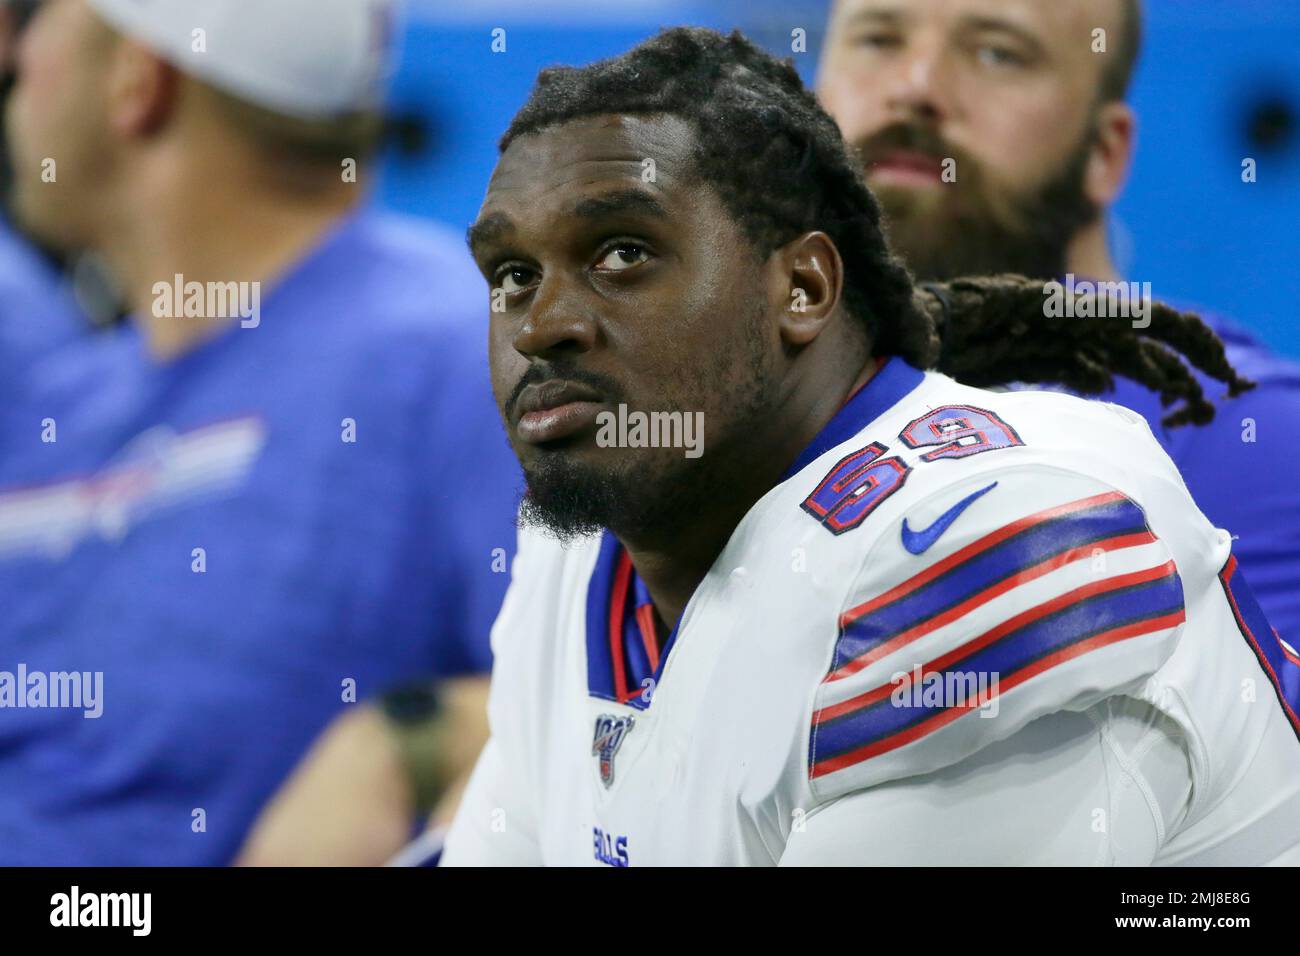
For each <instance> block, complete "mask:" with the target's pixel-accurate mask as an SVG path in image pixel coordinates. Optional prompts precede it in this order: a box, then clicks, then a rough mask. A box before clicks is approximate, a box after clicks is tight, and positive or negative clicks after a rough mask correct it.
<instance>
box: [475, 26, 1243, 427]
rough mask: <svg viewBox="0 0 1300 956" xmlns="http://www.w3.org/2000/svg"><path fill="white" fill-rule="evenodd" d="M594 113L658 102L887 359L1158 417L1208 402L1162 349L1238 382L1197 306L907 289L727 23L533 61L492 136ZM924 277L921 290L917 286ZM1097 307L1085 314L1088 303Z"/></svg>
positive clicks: (706, 169) (879, 239)
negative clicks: (1121, 383) (591, 53)
mask: <svg viewBox="0 0 1300 956" xmlns="http://www.w3.org/2000/svg"><path fill="white" fill-rule="evenodd" d="M604 114H620V115H649V114H666V115H672V116H676V117H679V118H681V119H683V120H685V121H686V122H687V123H689V124H690V125H691V126H692V128H693V130H694V132H695V149H694V155H693V156H692V165H693V169H692V173H693V174H694V175H695V176H696V177H697V178H698V180H699V181H700V182H703V183H705V184H707V185H708V186H710V187H711V188H712V189H713V190H714V191H715V192H716V193H717V195H718V197H719V199H720V200H721V201H722V203H723V206H724V207H725V208H726V209H727V211H728V212H729V213H730V214H731V215H732V216H733V217H734V218H735V220H736V221H737V223H738V224H739V226H740V227H741V229H742V231H743V232H744V234H745V235H746V237H747V238H748V239H749V240H750V242H751V243H752V244H753V245H754V247H755V251H756V252H757V253H759V255H760V256H761V257H763V258H766V257H767V256H768V255H770V254H771V253H772V252H773V251H775V250H776V249H778V248H780V247H781V246H783V245H785V244H786V243H788V242H790V241H791V240H793V239H794V238H796V237H797V236H799V235H802V234H804V233H806V232H811V231H817V230H820V231H822V232H825V233H826V234H827V235H828V236H830V238H831V240H832V241H833V242H834V243H835V246H836V248H837V249H838V250H839V252H840V256H841V258H842V259H843V261H844V290H843V301H844V305H845V308H846V309H847V311H848V312H849V313H850V314H851V315H852V316H854V317H855V318H857V319H858V320H860V321H861V322H862V323H863V324H864V326H865V328H866V332H867V335H868V337H869V343H870V349H871V352H872V354H873V355H896V356H899V357H900V358H902V359H904V360H906V361H907V362H909V363H910V364H912V365H914V366H916V367H917V368H922V369H928V368H935V369H938V370H939V371H941V372H944V373H946V374H948V375H950V376H952V377H953V378H955V379H957V380H958V381H961V382H965V383H967V384H970V385H977V386H979V385H992V384H1006V383H1012V382H1055V383H1059V384H1061V385H1064V386H1066V387H1067V388H1070V389H1072V390H1074V391H1077V392H1080V393H1095V392H1098V391H1103V390H1105V389H1106V388H1108V387H1110V385H1111V384H1112V383H1113V378H1112V376H1113V374H1116V373H1118V374H1122V375H1125V376H1127V377H1129V378H1132V379H1134V380H1135V381H1137V382H1140V383H1141V384H1143V385H1146V386H1147V387H1148V388H1151V389H1152V390H1154V391H1156V392H1158V393H1159V394H1160V396H1161V399H1162V400H1163V401H1164V402H1165V404H1166V405H1168V404H1169V403H1171V402H1173V401H1174V400H1176V399H1179V398H1181V399H1183V401H1184V406H1183V407H1182V408H1180V409H1178V410H1177V411H1176V412H1175V413H1174V414H1172V415H1171V416H1169V417H1168V418H1167V419H1166V423H1167V424H1170V425H1176V424H1183V423H1186V422H1197V423H1201V422H1206V421H1209V420H1210V419H1211V418H1212V417H1213V415H1214V407H1213V405H1211V404H1210V403H1209V402H1208V401H1207V400H1206V399H1205V397H1204V394H1203V392H1202V389H1201V387H1200V384H1199V383H1198V382H1197V380H1196V378H1195V377H1194V376H1193V375H1192V373H1191V372H1190V371H1189V369H1188V368H1187V366H1186V365H1185V364H1184V363H1183V362H1182V360H1181V359H1180V358H1179V357H1178V355H1177V354H1175V351H1174V350H1178V351H1179V352H1181V353H1182V354H1183V356H1185V357H1186V358H1187V360H1188V361H1190V362H1191V363H1192V364H1193V365H1195V366H1196V367H1197V368H1199V369H1201V370H1202V371H1204V372H1205V373H1206V374H1208V375H1210V376H1212V377H1214V378H1217V379H1219V380H1221V381H1224V382H1227V383H1228V385H1229V393H1230V394H1232V395H1235V394H1238V393H1239V392H1241V391H1244V390H1245V389H1247V388H1249V387H1251V383H1249V382H1246V381H1245V380H1243V379H1241V378H1239V377H1238V376H1237V375H1236V373H1235V372H1234V371H1233V370H1232V368H1231V367H1230V366H1229V365H1228V363H1227V360H1226V358H1225V357H1224V351H1223V345H1222V343H1220V342H1219V340H1218V338H1217V337H1216V336H1215V335H1214V333H1213V332H1212V331H1211V330H1210V329H1209V328H1208V327H1207V326H1206V325H1205V324H1204V323H1203V322H1201V321H1200V320H1199V319H1198V318H1196V317H1195V316H1192V315H1186V314H1182V313H1179V312H1176V311H1174V310H1173V309H1170V308H1168V307H1165V306H1159V307H1153V308H1152V321H1151V324H1150V326H1149V327H1148V328H1147V329H1145V330H1139V329H1133V328H1131V327H1124V328H1122V329H1117V328H1115V327H1114V326H1113V325H1112V324H1110V323H1104V322H1102V321H1092V320H1089V321H1083V322H1079V321H1075V322H1071V323H1065V322H1056V323H1053V324H1052V326H1051V327H1050V328H1049V327H1047V322H1048V320H1047V319H1045V318H1044V313H1045V309H1044V298H1045V294H1044V288H1043V283H1042V282H1041V281H1038V282H1031V281H1030V280H1028V279H1024V278H1021V277H1018V276H1000V277H994V278H989V279H962V280H957V281H954V282H952V283H949V284H947V285H946V286H941V287H939V289H940V290H941V291H940V293H939V294H938V295H934V294H929V293H927V292H926V291H924V290H919V289H918V288H917V287H916V286H915V285H914V283H913V281H912V277H911V275H910V274H909V272H908V271H907V269H906V267H905V266H904V265H903V264H902V262H901V261H900V260H899V259H898V258H896V257H895V256H894V255H893V254H892V253H891V252H890V250H889V246H888V243H887V242H886V239H885V234H884V229H883V228H882V225H881V214H880V207H879V206H878V205H877V203H876V200H875V198H874V197H873V196H872V195H871V192H870V190H868V188H867V184H866V180H865V179H864V177H863V172H862V169H861V166H860V164H859V163H858V162H857V160H856V158H855V157H854V155H853V154H852V152H851V151H850V149H849V147H848V146H847V145H846V144H845V142H844V138H843V136H842V135H841V134H840V130H839V127H838V126H837V125H836V124H835V121H834V120H833V119H831V117H830V116H829V115H828V114H827V113H826V112H825V111H824V110H823V109H822V108H821V106H820V105H818V103H817V100H816V98H815V97H814V96H813V94H812V92H811V91H809V90H808V89H807V88H806V87H805V86H804V84H803V81H802V80H801V79H800V78H799V74H798V73H797V72H796V71H795V68H794V65H793V63H792V62H791V61H790V60H784V61H782V60H778V59H776V58H775V57H773V56H771V55H770V54H768V53H766V52H764V51H763V50H760V49H759V48H758V47H756V46H755V45H754V44H753V43H751V42H750V41H749V40H747V39H746V38H745V37H744V36H743V35H742V34H741V33H740V32H739V31H737V32H733V33H732V34H731V35H730V36H723V35H722V34H720V33H716V32H714V31H712V30H706V29H700V28H687V27H678V28H674V29H670V30H665V31H663V32H662V33H660V34H659V35H658V36H655V37H653V38H652V39H650V40H647V41H645V42H644V43H641V44H639V45H638V46H636V47H633V48H632V49H631V50H629V51H628V52H626V53H624V54H622V55H620V56H616V57H613V58H610V59H607V60H601V61H598V62H596V63H593V64H591V65H589V66H585V67H553V68H550V69H546V70H543V71H542V72H541V74H540V75H539V76H538V78H537V84H536V86H535V87H534V88H533V91H532V94H531V95H530V96H529V98H528V101H527V102H526V103H525V104H524V106H523V108H522V109H520V111H519V112H518V113H517V114H516V115H515V118H514V120H513V121H512V122H511V124H510V127H509V129H507V130H506V133H505V135H504V136H503V137H502V138H501V142H500V149H501V152H505V151H506V149H508V148H509V146H510V144H511V143H512V142H514V141H515V140H516V139H517V138H519V137H520V136H525V135H528V134H530V133H536V132H540V131H541V130H543V129H547V128H550V127H554V126H557V125H560V124H562V123H566V122H569V121H571V120H575V119H579V118H583V117H588V116H597V115H604ZM932 288H933V287H932ZM1093 314H1098V313H1095V312H1094V313H1093Z"/></svg>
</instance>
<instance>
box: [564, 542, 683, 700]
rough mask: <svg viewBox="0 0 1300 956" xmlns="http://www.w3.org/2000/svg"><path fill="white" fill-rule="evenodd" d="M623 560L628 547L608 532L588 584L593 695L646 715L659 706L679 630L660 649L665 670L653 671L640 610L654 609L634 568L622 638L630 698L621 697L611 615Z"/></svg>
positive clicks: (590, 687) (589, 684)
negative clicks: (659, 691)
mask: <svg viewBox="0 0 1300 956" xmlns="http://www.w3.org/2000/svg"><path fill="white" fill-rule="evenodd" d="M623 554H624V552H623V546H622V545H621V544H619V541H618V539H617V538H616V537H614V535H612V534H610V533H609V532H608V531H606V532H604V533H603V534H602V536H601V541H600V553H599V554H598V555H597V556H596V566H595V568H593V569H592V572H591V578H590V580H589V581H588V584H587V614H586V620H587V692H588V694H590V695H591V696H592V697H599V698H601V699H603V700H612V701H617V702H618V703H621V704H627V705H628V706H629V707H633V708H635V709H637V710H646V709H647V708H649V706H650V704H651V701H652V700H653V697H654V694H653V689H654V688H655V687H656V686H657V684H658V682H659V679H660V675H661V674H662V673H663V669H664V664H665V663H666V662H667V660H668V654H669V652H670V651H671V650H672V647H673V644H675V643H676V640H677V630H678V629H677V627H674V628H673V630H672V633H671V634H669V635H668V639H667V640H666V641H664V644H663V647H661V648H660V649H659V666H658V667H657V668H652V667H651V666H650V659H649V656H648V655H647V653H646V649H645V641H644V640H643V639H642V636H641V629H640V626H639V625H638V623H637V620H636V612H637V609H638V608H640V607H643V606H645V605H647V604H650V603H651V601H650V592H649V590H648V589H647V588H646V586H645V584H644V583H643V582H642V581H641V579H640V577H639V576H638V575H637V573H636V569H635V568H633V569H632V573H631V577H630V578H629V580H628V582H627V593H626V597H625V600H624V605H623V618H622V627H621V630H620V632H619V635H618V640H619V644H620V648H621V650H622V654H623V669H622V674H623V682H624V687H625V688H626V689H627V691H628V696H627V697H620V696H619V690H618V678H617V675H616V668H615V661H614V655H613V650H612V646H611V643H610V613H611V612H612V610H613V605H614V601H615V599H616V598H617V595H616V594H615V593H614V588H615V586H616V584H617V579H618V568H619V564H620V562H621V561H622V559H623ZM651 639H654V637H653V636H652V637H651ZM647 689H649V691H650V692H647Z"/></svg>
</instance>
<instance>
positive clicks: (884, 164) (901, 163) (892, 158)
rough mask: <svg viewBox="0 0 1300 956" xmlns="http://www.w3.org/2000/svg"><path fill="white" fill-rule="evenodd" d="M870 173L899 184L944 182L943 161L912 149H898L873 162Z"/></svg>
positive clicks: (876, 177)
mask: <svg viewBox="0 0 1300 956" xmlns="http://www.w3.org/2000/svg"><path fill="white" fill-rule="evenodd" d="M870 175H871V177H872V178H873V179H875V180H877V181H878V182H888V183H889V184H890V185H899V186H937V185H939V184H941V183H942V182H943V162H942V160H940V159H938V158H937V157H934V156H930V155H928V154H926V153H918V152H915V151H912V150H897V151H895V152H892V153H889V154H887V155H885V156H883V157H881V158H880V159H879V160H877V161H875V162H873V163H872V164H871V168H870Z"/></svg>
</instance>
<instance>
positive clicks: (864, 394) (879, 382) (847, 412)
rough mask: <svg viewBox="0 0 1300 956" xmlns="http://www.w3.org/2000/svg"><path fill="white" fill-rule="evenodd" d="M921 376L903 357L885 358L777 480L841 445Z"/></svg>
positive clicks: (805, 466) (906, 391)
mask: <svg viewBox="0 0 1300 956" xmlns="http://www.w3.org/2000/svg"><path fill="white" fill-rule="evenodd" d="M924 379H925V373H924V372H921V371H918V370H917V369H915V368H913V367H912V366H911V365H908V364H907V362H905V361H904V360H903V359H901V358H891V359H889V360H887V361H886V362H885V364H884V365H882V366H880V368H879V369H878V370H877V372H876V374H875V375H873V376H871V378H870V379H868V380H867V384H866V385H864V386H862V388H860V389H858V392H857V394H856V395H853V396H851V397H850V398H849V400H848V401H847V402H845V403H844V407H843V408H841V409H840V410H839V411H838V412H836V413H835V417H834V418H832V419H831V420H830V421H829V422H827V423H826V426H825V427H824V428H823V429H822V430H821V431H820V432H818V433H817V437H816V438H814V439H813V440H812V442H811V443H810V444H809V445H808V447H807V448H805V449H804V450H803V451H802V452H801V453H800V454H799V457H798V458H796V459H795V461H794V464H793V465H791V466H790V467H789V469H787V470H786V473H785V474H784V475H782V476H781V480H782V481H786V480H788V479H790V478H793V477H794V476H795V475H797V474H798V473H799V472H801V471H803V470H804V469H805V468H807V467H808V466H809V465H811V464H812V463H813V462H814V461H816V460H817V459H818V458H820V457H821V456H822V455H824V454H826V452H828V451H830V450H831V449H832V448H834V447H835V446H836V445H842V444H844V442H846V441H848V440H849V439H850V438H853V437H854V436H855V435H857V433H858V432H860V431H862V429H863V428H865V427H866V426H867V425H869V424H870V423H871V422H873V421H875V420H876V419H877V418H879V417H880V416H881V415H883V414H884V413H885V412H887V411H889V410H890V409H891V408H893V407H894V406H895V405H897V404H898V403H899V402H900V401H902V400H903V398H904V397H905V396H906V395H907V393H908V392H910V391H912V390H913V389H915V388H916V387H917V386H918V385H920V384H921V382H922V381H923V380H924Z"/></svg>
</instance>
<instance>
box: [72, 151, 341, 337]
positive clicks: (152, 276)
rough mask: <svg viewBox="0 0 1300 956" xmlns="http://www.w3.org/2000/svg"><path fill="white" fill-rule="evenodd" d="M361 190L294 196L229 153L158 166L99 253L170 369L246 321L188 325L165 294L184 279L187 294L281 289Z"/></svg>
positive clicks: (127, 194)
mask: <svg viewBox="0 0 1300 956" xmlns="http://www.w3.org/2000/svg"><path fill="white" fill-rule="evenodd" d="M223 164H225V166H224V168H223ZM356 189H357V187H356V186H350V187H349V186H346V185H344V184H342V183H340V184H339V187H338V188H332V189H324V190H319V191H312V192H310V193H301V194H296V195H295V194H292V193H286V191H285V190H283V189H282V188H278V187H275V186H274V185H273V184H271V183H268V182H267V181H266V180H265V179H264V178H263V177H262V176H261V175H260V173H259V171H258V170H257V169H256V168H255V166H252V165H248V164H246V163H242V162H241V157H237V156H232V155H231V153H230V151H223V150H221V149H213V150H210V151H207V152H206V154H200V155H198V156H192V157H185V158H184V159H180V160H178V157H175V156H171V157H157V158H155V160H154V161H153V162H152V163H150V164H148V165H142V166H141V167H140V168H139V170H138V175H137V176H136V177H134V179H133V181H132V182H131V183H130V184H128V185H127V186H125V187H124V189H123V194H122V195H121V197H120V202H118V203H116V204H115V206H116V209H117V211H118V212H119V213H120V214H119V215H115V216H110V217H108V218H109V219H110V221H111V222H112V223H113V224H112V226H110V227H109V228H108V229H107V230H106V234H105V235H104V236H102V237H101V241H100V242H98V243H97V245H98V246H99V247H100V249H101V251H102V252H103V254H104V256H105V258H106V260H107V262H108V265H109V267H110V269H111V270H112V272H113V273H114V275H115V276H116V277H117V278H118V281H119V283H120V284H121V286H122V289H123V292H124V294H125V297H126V304H127V306H128V307H129V308H130V310H131V312H132V315H133V321H134V322H135V323H136V324H137V325H138V326H139V328H140V330H141V332H142V333H143V336H144V339H145V342H146V345H147V347H148V349H149V352H150V353H151V354H152V355H153V356H154V358H156V359H157V360H159V361H170V360H173V359H176V358H178V357H180V356H181V355H184V354H185V353H187V352H190V351H192V350H194V349H196V348H198V347H199V346H200V345H201V344H202V343H203V342H205V341H207V340H208V339H210V338H211V337H213V336H214V335H216V334H217V333H218V332H220V331H221V330H222V329H224V328H226V327H228V326H230V325H231V324H233V323H235V322H239V321H241V319H244V318H245V317H243V316H241V315H239V314H237V313H238V310H237V309H236V308H224V309H222V310H220V311H222V313H223V314H221V315H211V314H207V313H206V310H205V314H203V315H201V316H189V317H187V316H186V315H185V308H184V304H185V303H184V300H183V299H182V300H180V301H172V297H170V296H166V297H160V296H159V294H158V291H155V286H156V285H157V284H159V283H162V284H164V285H165V286H167V287H169V288H170V289H174V288H175V285H176V281H177V280H176V277H177V276H178V275H179V276H181V277H182V279H181V282H182V284H183V285H184V284H188V283H193V282H197V283H200V284H202V287H203V288H204V289H207V288H209V286H208V283H213V284H221V285H222V286H225V285H226V284H228V283H249V284H250V286H247V287H244V288H252V286H251V284H252V283H258V284H261V285H265V284H269V283H271V282H274V281H276V280H277V279H278V278H280V277H281V276H282V275H283V273H284V272H285V271H286V270H288V269H289V268H290V267H291V266H292V265H293V264H294V263H295V262H297V261H298V260H299V259H301V258H302V256H303V255H304V254H305V253H306V252H307V251H308V250H310V249H311V248H312V246H314V245H315V244H316V243H317V242H318V241H319V240H320V238H321V237H322V235H323V234H324V233H325V232H326V231H327V230H328V229H329V228H330V227H331V226H332V225H333V224H334V223H335V222H337V221H338V219H339V218H341V217H342V216H343V215H344V214H345V213H346V212H347V211H348V210H349V209H350V208H352V207H353V206H354V205H355V204H356V201H357V194H356V193H355V190H356ZM257 288H258V289H259V295H260V285H259V286H258V287H257ZM209 301H210V300H209ZM218 301H220V300H218ZM238 301H239V300H238V298H234V299H233V300H232V305H238ZM168 304H170V306H171V308H170V310H169V309H168V308H167V307H166V306H167V305H168ZM231 313H235V314H231Z"/></svg>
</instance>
